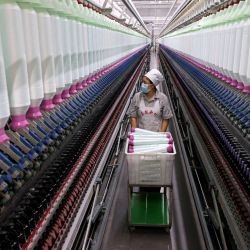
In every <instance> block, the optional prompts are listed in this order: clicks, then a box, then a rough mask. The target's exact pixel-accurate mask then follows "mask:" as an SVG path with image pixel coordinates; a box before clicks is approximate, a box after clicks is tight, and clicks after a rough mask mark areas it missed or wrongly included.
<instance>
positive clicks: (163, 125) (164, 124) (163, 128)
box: [160, 119, 168, 132]
mask: <svg viewBox="0 0 250 250" xmlns="http://www.w3.org/2000/svg"><path fill="white" fill-rule="evenodd" d="M167 129H168V120H167V119H163V120H162V123H161V129H160V132H166V131H167Z"/></svg>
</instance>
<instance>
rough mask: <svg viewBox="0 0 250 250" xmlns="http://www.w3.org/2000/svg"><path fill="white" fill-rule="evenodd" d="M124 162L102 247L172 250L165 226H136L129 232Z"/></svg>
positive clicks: (131, 249) (120, 249)
mask: <svg viewBox="0 0 250 250" xmlns="http://www.w3.org/2000/svg"><path fill="white" fill-rule="evenodd" d="M123 163H124V164H123V165H121V167H122V170H121V175H120V177H119V182H118V185H117V190H116V193H115V197H114V200H113V203H112V208H111V211H110V215H109V219H108V223H107V227H106V230H105V235H104V239H103V241H102V248H101V249H103V250H140V249H143V250H153V249H155V250H163V249H164V250H170V249H171V240H170V235H169V234H168V233H166V232H165V230H164V229H163V228H136V229H135V231H133V232H129V230H128V186H127V180H128V175H127V164H126V161H125V160H124V162H123Z"/></svg>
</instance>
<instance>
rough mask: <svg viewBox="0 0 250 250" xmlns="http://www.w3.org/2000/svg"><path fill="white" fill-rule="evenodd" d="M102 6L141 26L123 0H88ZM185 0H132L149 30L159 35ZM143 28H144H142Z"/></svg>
mask: <svg viewBox="0 0 250 250" xmlns="http://www.w3.org/2000/svg"><path fill="white" fill-rule="evenodd" d="M88 1H89V2H95V3H96V4H98V5H99V6H100V7H102V8H112V15H114V16H116V17H118V18H121V19H122V18H125V19H126V23H130V24H132V25H133V26H136V27H138V28H140V26H141V25H140V24H139V22H137V21H136V19H135V18H134V16H133V14H132V13H131V12H130V11H129V10H128V9H127V8H126V6H125V5H124V3H123V1H122V0H88ZM184 1H185V0H153V1H152V0H131V2H132V3H133V5H134V7H135V8H136V9H137V11H138V13H139V15H140V16H141V18H142V20H143V21H144V23H145V24H146V26H147V28H148V30H149V31H150V32H152V34H154V35H155V36H157V35H158V34H159V33H160V31H161V30H162V28H163V27H164V25H166V24H167V23H168V22H169V21H170V20H171V18H172V16H173V15H174V13H175V11H176V10H177V9H178V7H179V6H180V5H181V4H182V3H183V2H184ZM141 29H142V30H143V28H141Z"/></svg>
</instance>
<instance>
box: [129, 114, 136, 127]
mask: <svg viewBox="0 0 250 250" xmlns="http://www.w3.org/2000/svg"><path fill="white" fill-rule="evenodd" d="M130 123H131V128H137V127H138V126H137V118H136V117H131V118H130Z"/></svg>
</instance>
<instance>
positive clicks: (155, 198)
mask: <svg viewBox="0 0 250 250" xmlns="http://www.w3.org/2000/svg"><path fill="white" fill-rule="evenodd" d="M128 143H129V142H128V140H127V142H126V150H125V154H126V158H127V165H128V226H129V230H130V231H133V230H134V229H135V228H136V227H141V226H144V227H145V226H146V227H163V228H165V230H166V231H167V232H169V230H170V228H171V224H172V173H173V167H174V159H175V154H176V150H175V147H174V149H173V153H128V150H127V149H128ZM145 187H146V188H145ZM157 187H158V189H156V190H157V191H152V188H157ZM148 188H150V189H148Z"/></svg>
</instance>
